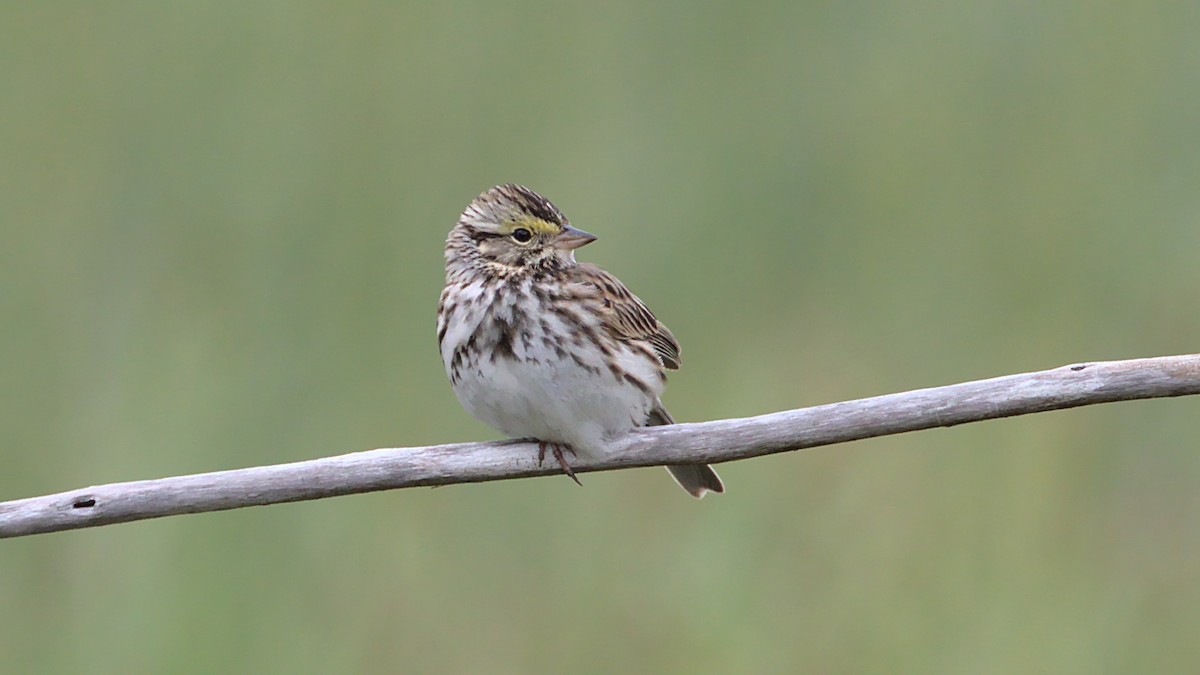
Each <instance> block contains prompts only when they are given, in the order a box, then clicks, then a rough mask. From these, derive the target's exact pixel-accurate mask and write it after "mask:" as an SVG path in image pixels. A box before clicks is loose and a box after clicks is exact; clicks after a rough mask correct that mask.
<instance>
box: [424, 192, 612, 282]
mask: <svg viewBox="0 0 1200 675" xmlns="http://www.w3.org/2000/svg"><path fill="white" fill-rule="evenodd" d="M595 240H596V237H595V236H594V235H591V234H588V233H587V232H584V231H583V230H579V229H576V228H574V227H571V224H570V223H569V222H567V218H566V216H564V215H563V214H562V211H559V210H558V207H556V206H554V204H551V203H550V200H548V199H546V198H545V197H543V196H541V195H539V194H538V193H536V192H534V191H533V190H530V189H529V188H527V187H524V186H521V185H513V184H507V185H498V186H496V187H494V188H492V189H490V190H488V191H486V192H484V193H483V194H481V195H479V196H478V197H476V198H475V199H474V200H473V201H472V202H471V204H470V205H469V206H467V208H466V210H465V211H463V213H462V216H461V217H460V218H459V219H458V225H456V226H455V227H454V229H453V230H452V231H451V232H450V238H449V239H448V240H447V242H446V259H447V261H449V262H451V263H453V262H455V260H456V258H457V259H458V260H460V261H463V262H465V261H467V260H475V261H478V262H482V263H484V264H487V265H497V266H500V267H502V268H509V269H510V270H517V269H533V268H537V267H556V266H558V267H561V266H567V265H572V264H574V262H575V249H577V248H579V247H580V246H584V245H586V244H589V243H591V242H593V241H595Z"/></svg>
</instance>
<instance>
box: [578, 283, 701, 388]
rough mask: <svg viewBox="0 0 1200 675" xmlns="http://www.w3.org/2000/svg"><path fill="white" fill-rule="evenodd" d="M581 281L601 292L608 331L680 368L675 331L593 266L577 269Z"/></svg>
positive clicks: (626, 289) (600, 297)
mask: <svg viewBox="0 0 1200 675" xmlns="http://www.w3.org/2000/svg"><path fill="white" fill-rule="evenodd" d="M575 269H576V270H577V271H578V273H579V275H580V277H579V280H580V281H582V282H584V283H587V284H589V285H591V286H593V287H595V288H596V290H597V291H599V294H600V296H599V299H600V301H601V303H602V305H603V307H602V309H601V311H602V313H603V322H604V327H605V328H607V329H608V331H609V333H610V334H611V335H612V336H613V337H615V338H617V339H618V340H642V341H645V342H648V343H649V344H650V345H651V346H652V347H654V352H655V353H656V354H658V358H660V359H662V362H663V365H664V366H666V367H667V368H669V369H671V370H675V369H677V368H679V343H678V342H677V341H676V340H675V336H674V335H671V331H670V330H668V329H667V327H666V326H664V325H663V323H662V322H661V321H659V320H658V318H657V317H655V316H654V313H653V312H651V311H650V309H649V308H648V307H646V305H645V304H644V303H643V302H642V301H641V299H639V298H638V297H637V296H636V295H634V294H633V293H630V292H629V289H628V288H625V284H622V283H621V281H620V280H619V279H617V278H616V277H614V276H613V275H611V274H609V273H608V272H605V271H604V270H602V269H600V268H599V267H596V266H595V265H592V264H590V263H580V264H579V265H578V266H577V267H576V268H575Z"/></svg>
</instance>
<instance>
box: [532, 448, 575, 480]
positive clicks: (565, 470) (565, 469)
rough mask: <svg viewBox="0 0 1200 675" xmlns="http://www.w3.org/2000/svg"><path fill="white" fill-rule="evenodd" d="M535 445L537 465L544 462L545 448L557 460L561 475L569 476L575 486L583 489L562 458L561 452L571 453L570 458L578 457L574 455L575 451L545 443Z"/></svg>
mask: <svg viewBox="0 0 1200 675" xmlns="http://www.w3.org/2000/svg"><path fill="white" fill-rule="evenodd" d="M537 444H538V464H541V463H542V462H544V461H545V460H546V448H550V452H551V453H552V454H553V455H554V459H557V460H558V465H559V466H561V467H562V470H563V473H565V474H567V475H568V476H570V478H571V480H573V481H575V484H576V485H578V486H580V487H583V483H580V482H579V479H578V478H576V477H575V471H574V470H573V469H572V468H571V465H570V464H567V460H566V458H565V457H563V450H566V451H567V452H569V453H571V456H572V457H578V455H576V454H575V451H574V450H572V449H571V446H569V445H562V444H559V443H547V442H545V441H538V442H537Z"/></svg>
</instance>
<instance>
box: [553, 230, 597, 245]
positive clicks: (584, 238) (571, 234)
mask: <svg viewBox="0 0 1200 675" xmlns="http://www.w3.org/2000/svg"><path fill="white" fill-rule="evenodd" d="M593 241H596V235H594V234H588V233H587V232H584V231H583V230H579V229H576V228H574V227H571V226H570V225H568V226H566V227H565V228H563V231H562V232H559V233H558V236H557V237H556V238H555V239H554V247H555V248H561V249H562V250H564V251H571V250H574V249H577V248H579V247H580V246H585V245H587V244H590V243H592V242H593Z"/></svg>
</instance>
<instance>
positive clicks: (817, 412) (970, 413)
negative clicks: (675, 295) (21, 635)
mask: <svg viewBox="0 0 1200 675" xmlns="http://www.w3.org/2000/svg"><path fill="white" fill-rule="evenodd" d="M1189 394H1200V354H1192V355H1186V356H1164V357H1159V358H1150V359H1136V360H1130V361H1108V362H1099V363H1080V364H1076V365H1070V366H1063V367H1061V368H1055V369H1053V370H1046V371H1041V372H1036V373H1024V374H1020V375H1008V376H1005V377H997V378H993V379H990V380H979V381H975V382H966V383H963V384H955V385H950V386H945V387H934V388H932V389H918V390H916V391H909V392H904V393H899V394H889V395H887V396H876V397H874V398H865V399H859V400H855V401H845V402H842V403H831V404H828V405H820V406H815V407H812V408H802V409H799V410H789V411H786V412H779V413H774V414H770V415H759V416H757V417H746V418H741V419H728V420H718V421H715V422H702V423H698V424H677V425H673V426H667V427H652V428H645V429H637V430H635V431H632V432H630V433H628V434H626V435H624V436H621V437H620V438H617V439H615V440H614V441H613V443H612V453H611V455H609V456H608V457H606V458H603V459H589V458H585V457H579V458H577V459H575V460H573V461H572V465H573V466H574V468H575V471H576V472H578V473H585V472H589V471H608V470H612V469H624V468H630V467H639V466H654V465H659V464H680V463H688V462H708V463H717V462H729V461H733V460H737V459H746V458H748V457H758V456H761V455H769V454H772V453H777V452H786V451H789V450H802V449H804V448H813V447H817V446H820V445H830V444H833V443H844V442H846V441H854V440H859V439H863V438H872V437H875V436H886V435H889V434H899V433H903V432H906V431H916V430H919V429H929V428H933V427H948V426H953V425H956V424H964V423H966V422H978V421H981V420H987V419H995V418H998V417H1010V416H1013V415H1024V414H1027V413H1035V412H1043V411H1046V410H1059V409H1063V408H1073V407H1077V406H1084V405H1093V404H1096V403H1109V402H1112V401H1129V400H1135V399H1144V398H1160V397H1167V396H1184V395H1189ZM558 473H560V469H559V467H558V465H557V464H556V463H555V462H553V461H551V462H547V463H545V464H544V465H539V464H538V461H537V448H536V445H534V444H532V443H528V442H524V441H500V442H492V443H460V444H454V445H435V446H430V447H423V448H389V449H381V450H369V451H365V452H355V453H350V454H347V455H338V456H336V457H326V458H323V459H314V460H309V461H304V462H295V463H291V464H279V465H274V466H260V467H253V468H249V469H234V470H231V471H216V472H213V473H202V474H196V475H192V476H177V477H174V478H161V479H158V480H142V481H133V482H128V483H112V484H110V485H99V486H95V487H90V488H85V489H81V490H71V491H69V492H60V493H58V494H53V495H47V496H44V497H32V498H29V499H18V500H15V501H9V502H0V538H3V537H20V536H24V535H29V534H39V533H43V532H56V531H59V530H70V529H75V528H81V527H95V526H97V525H109V524H112V523H124V522H129V521H133V520H144V519H147V518H159V517H162V516H172V515H178V514H182V513H205V512H208V511H222V510H225V509H237V508H242V507H245V506H261V505H264V504H278V503H282V502H294V501H301V500H306V499H321V498H323V497H334V496H338V495H347V494H355V493H359V492H372V491H375V490H390V489H394V488H405V487H415V486H418V485H450V484H454V483H474V482H481V481H490V480H505V479H509V478H526V477H529V476H547V475H553V474H558ZM664 489H665V488H664ZM733 491H734V492H735V493H736V491H737V486H736V485H735V486H733ZM726 498H727V499H728V498H729V497H726Z"/></svg>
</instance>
